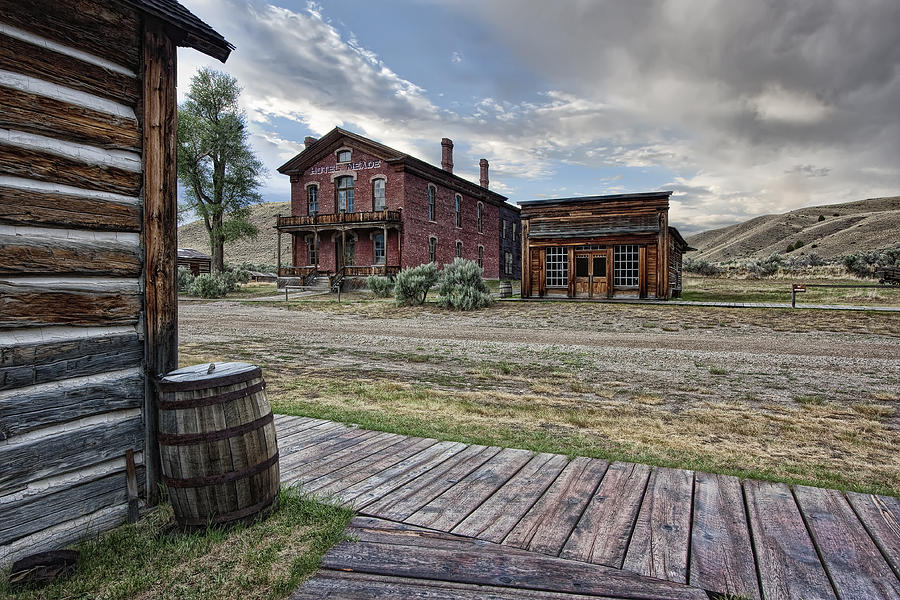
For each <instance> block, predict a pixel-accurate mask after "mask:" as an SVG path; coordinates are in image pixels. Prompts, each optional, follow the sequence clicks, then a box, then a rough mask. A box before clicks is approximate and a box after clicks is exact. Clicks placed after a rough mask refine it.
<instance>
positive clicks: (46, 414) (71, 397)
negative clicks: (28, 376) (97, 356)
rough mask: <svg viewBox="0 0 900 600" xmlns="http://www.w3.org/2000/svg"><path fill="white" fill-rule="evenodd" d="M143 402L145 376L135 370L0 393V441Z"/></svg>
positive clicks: (135, 405)
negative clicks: (115, 374) (116, 374)
mask: <svg viewBox="0 0 900 600" xmlns="http://www.w3.org/2000/svg"><path fill="white" fill-rule="evenodd" d="M138 364H139V363H138ZM143 403H144V377H143V375H141V374H140V373H139V372H136V370H132V371H130V372H127V373H124V374H122V375H118V376H111V377H110V376H105V377H102V378H99V379H98V378H90V377H86V378H78V379H74V380H67V381H63V382H61V383H50V384H44V385H40V386H35V387H29V388H25V389H16V390H10V391H6V392H0V440H2V439H8V440H15V439H16V436H18V435H21V434H23V433H26V432H29V431H35V430H37V429H42V428H44V427H48V426H50V425H58V424H60V423H67V422H69V421H74V420H75V419H80V418H83V417H88V416H91V415H100V414H104V413H108V412H110V411H114V410H125V409H129V408H141V406H143Z"/></svg>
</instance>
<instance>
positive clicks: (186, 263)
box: [178, 248, 212, 277]
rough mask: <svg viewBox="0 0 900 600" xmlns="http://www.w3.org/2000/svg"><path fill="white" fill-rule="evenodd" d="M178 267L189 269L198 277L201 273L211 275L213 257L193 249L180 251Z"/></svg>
mask: <svg viewBox="0 0 900 600" xmlns="http://www.w3.org/2000/svg"><path fill="white" fill-rule="evenodd" d="M178 266H179V267H187V268H188V269H190V270H191V274H192V275H193V276H194V277H196V276H197V275H199V274H200V273H209V272H210V270H211V269H212V257H210V255H209V254H203V253H202V252H200V251H199V250H194V249H193V248H179V249H178Z"/></svg>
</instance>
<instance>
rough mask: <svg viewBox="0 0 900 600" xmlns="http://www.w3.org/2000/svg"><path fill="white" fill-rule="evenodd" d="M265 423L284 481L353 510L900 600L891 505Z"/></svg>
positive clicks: (625, 565) (705, 582)
mask: <svg viewBox="0 0 900 600" xmlns="http://www.w3.org/2000/svg"><path fill="white" fill-rule="evenodd" d="M276 425H277V428H278V437H279V446H280V449H281V472H282V479H283V480H284V481H285V482H286V483H298V484H301V485H302V487H303V489H304V490H306V491H308V492H311V493H313V494H315V495H316V496H318V497H327V498H335V499H337V500H339V501H341V502H343V503H346V504H347V505H349V506H352V507H353V508H355V509H356V510H357V512H358V513H359V514H360V515H364V516H369V517H375V518H378V519H385V520H388V521H393V522H396V523H403V524H406V525H410V526H415V527H419V528H425V529H428V530H434V531H439V532H446V533H448V534H452V535H455V536H461V537H467V538H475V539H477V540H482V541H485V542H490V543H494V544H501V545H504V546H509V547H513V548H515V549H521V550H526V551H529V552H530V553H537V554H542V555H546V556H551V557H558V558H560V559H564V561H568V562H578V563H589V564H592V565H601V566H604V567H611V568H613V569H624V570H625V571H629V572H633V573H637V574H640V575H643V576H647V577H651V578H655V579H659V580H665V581H669V582H674V583H679V584H689V585H690V586H694V587H697V588H701V589H703V590H708V591H712V592H719V593H726V592H727V593H732V594H739V595H743V596H746V597H747V598H756V599H758V598H761V597H764V598H765V599H766V600H778V599H785V600H787V599H790V598H806V599H807V600H814V599H837V598H840V599H842V600H846V599H851V598H860V599H863V598H865V599H880V598H883V599H896V598H900V579H898V576H900V501H898V500H897V499H896V498H889V497H882V496H872V495H867V494H855V493H847V494H844V493H842V492H838V491H835V490H825V489H819V488H812V487H805V486H794V487H793V488H790V487H788V486H787V485H784V484H780V483H771V482H763V481H753V480H746V481H743V482H741V481H739V480H738V479H737V478H735V477H730V476H724V475H710V474H706V473H694V472H692V471H686V470H680V469H668V468H659V467H647V466H645V465H637V464H630V463H619V462H614V463H607V462H606V461H603V460H598V459H588V458H575V459H574V460H569V459H568V458H567V457H565V456H561V455H555V454H546V453H533V452H528V451H525V450H515V449H502V448H497V447H485V446H478V445H467V444H462V443H458V442H446V441H445V442H439V441H436V440H432V439H423V438H414V437H405V436H402V435H398V434H391V433H380V432H374V431H366V430H362V429H358V428H353V427H347V426H344V425H341V424H339V423H334V422H330V421H323V420H319V419H308V418H302V417H286V416H279V417H277V418H276ZM509 551H510V552H511V551H512V549H510V550H509ZM567 564H568V563H567ZM585 568H587V567H585ZM411 597H420V596H411ZM421 597H440V596H421ZM460 597H466V596H460ZM498 597H502V596H498ZM622 597H628V596H622Z"/></svg>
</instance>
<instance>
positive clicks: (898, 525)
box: [847, 492, 900, 577]
mask: <svg viewBox="0 0 900 600" xmlns="http://www.w3.org/2000/svg"><path fill="white" fill-rule="evenodd" d="M847 500H849V501H850V504H851V506H853V509H854V510H855V511H856V514H857V515H858V516H859V518H860V520H861V521H862V522H863V524H864V525H865V527H866V530H867V531H868V532H869V535H871V536H872V539H873V540H874V541H875V543H876V544H877V545H878V547H879V548H880V549H881V553H882V555H883V556H884V557H885V559H886V560H887V561H888V564H890V565H891V568H892V569H893V570H894V574H896V575H897V577H900V500H898V499H897V498H891V497H889V496H876V495H875V494H859V493H856V492H847Z"/></svg>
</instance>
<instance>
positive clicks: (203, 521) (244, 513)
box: [178, 490, 278, 527]
mask: <svg viewBox="0 0 900 600" xmlns="http://www.w3.org/2000/svg"><path fill="white" fill-rule="evenodd" d="M277 499H278V491H277V490H276V492H275V493H274V494H273V495H272V497H271V498H268V499H266V500H263V501H262V502H257V503H256V504H254V505H253V506H248V507H247V508H242V509H240V510H233V511H231V512H229V513H225V514H221V515H215V516H212V517H206V518H201V517H192V518H191V517H189V518H185V517H178V522H179V523H180V524H182V525H187V526H190V527H196V526H198V525H209V524H213V525H218V524H220V523H228V522H229V521H236V520H238V519H243V518H246V517H249V516H251V515H255V514H256V513H258V512H262V511H264V510H266V509H267V508H268V507H270V506H271V505H272V503H273V502H275V501H276V500H277Z"/></svg>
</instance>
